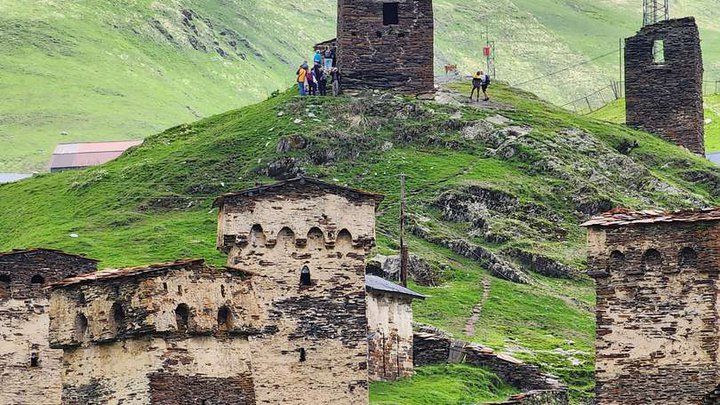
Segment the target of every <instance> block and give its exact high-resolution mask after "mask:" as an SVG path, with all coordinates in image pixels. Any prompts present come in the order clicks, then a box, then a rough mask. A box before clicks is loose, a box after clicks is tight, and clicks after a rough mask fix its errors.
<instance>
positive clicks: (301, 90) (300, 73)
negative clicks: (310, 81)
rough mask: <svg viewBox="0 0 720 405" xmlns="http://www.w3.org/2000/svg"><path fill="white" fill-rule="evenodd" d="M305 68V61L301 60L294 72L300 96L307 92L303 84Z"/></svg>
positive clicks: (305, 76) (306, 66) (305, 79)
mask: <svg viewBox="0 0 720 405" xmlns="http://www.w3.org/2000/svg"><path fill="white" fill-rule="evenodd" d="M307 68H308V65H307V62H303V64H302V65H300V67H299V68H298V70H297V72H296V73H295V74H296V75H297V84H298V93H299V95H300V96H301V97H302V96H304V95H306V94H307V93H306V91H305V85H306V83H307Z"/></svg>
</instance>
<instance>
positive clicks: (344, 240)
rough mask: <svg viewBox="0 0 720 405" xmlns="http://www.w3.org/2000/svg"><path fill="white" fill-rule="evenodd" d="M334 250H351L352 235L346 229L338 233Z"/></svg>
mask: <svg viewBox="0 0 720 405" xmlns="http://www.w3.org/2000/svg"><path fill="white" fill-rule="evenodd" d="M335 248H337V249H340V250H350V249H352V235H351V234H350V232H349V231H348V230H347V229H343V230H342V231H340V233H338V236H337V239H336V240H335Z"/></svg>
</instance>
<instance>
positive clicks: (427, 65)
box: [337, 0, 434, 94]
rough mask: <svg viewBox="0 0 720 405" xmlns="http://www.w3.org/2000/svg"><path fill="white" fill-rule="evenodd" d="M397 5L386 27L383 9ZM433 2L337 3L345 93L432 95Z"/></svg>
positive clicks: (346, 0)
mask: <svg viewBox="0 0 720 405" xmlns="http://www.w3.org/2000/svg"><path fill="white" fill-rule="evenodd" d="M385 3H394V4H397V6H398V11H399V13H398V17H399V19H398V24H391V25H384V21H383V5H384V4H385ZM433 35H434V21H433V7H432V0H394V1H384V0H338V31H337V44H338V67H339V69H340V70H341V72H342V73H343V87H344V88H347V89H365V88H371V89H393V90H396V91H399V92H403V93H409V94H419V93H425V92H431V91H433V90H434V72H433V63H434V49H433V46H434V38H433Z"/></svg>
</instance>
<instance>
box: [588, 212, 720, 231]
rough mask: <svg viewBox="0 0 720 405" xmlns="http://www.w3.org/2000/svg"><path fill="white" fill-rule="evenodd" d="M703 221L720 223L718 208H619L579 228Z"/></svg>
mask: <svg viewBox="0 0 720 405" xmlns="http://www.w3.org/2000/svg"><path fill="white" fill-rule="evenodd" d="M703 221H720V208H706V209H701V210H680V211H662V210H646V211H632V210H628V209H622V208H619V209H614V210H612V211H608V212H606V213H604V214H600V215H597V216H594V217H592V218H591V219H590V220H589V221H587V222H585V223H584V224H582V225H580V226H584V227H591V226H624V225H631V224H653V223H661V222H703Z"/></svg>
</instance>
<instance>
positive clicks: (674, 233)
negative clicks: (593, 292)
mask: <svg viewBox="0 0 720 405" xmlns="http://www.w3.org/2000/svg"><path fill="white" fill-rule="evenodd" d="M588 247H589V251H588V265H589V268H590V270H591V273H590V274H591V275H592V276H593V277H594V278H595V279H596V285H597V310H596V316H597V338H596V352H597V354H596V367H595V368H596V380H597V388H596V390H597V402H598V403H599V404H623V405H633V404H646V403H676V404H681V403H682V404H699V403H702V401H703V398H704V397H705V396H706V395H707V394H710V393H711V391H713V390H714V389H715V387H716V386H717V385H718V380H719V378H718V371H720V370H719V369H718V363H717V356H718V314H717V285H716V283H717V279H718V258H720V224H718V223H717V222H695V223H684V222H671V223H654V224H634V225H627V226H620V227H605V228H603V227H599V226H594V227H590V228H589V230H588Z"/></svg>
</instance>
